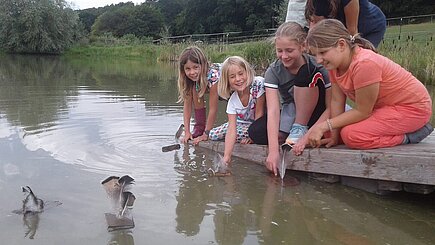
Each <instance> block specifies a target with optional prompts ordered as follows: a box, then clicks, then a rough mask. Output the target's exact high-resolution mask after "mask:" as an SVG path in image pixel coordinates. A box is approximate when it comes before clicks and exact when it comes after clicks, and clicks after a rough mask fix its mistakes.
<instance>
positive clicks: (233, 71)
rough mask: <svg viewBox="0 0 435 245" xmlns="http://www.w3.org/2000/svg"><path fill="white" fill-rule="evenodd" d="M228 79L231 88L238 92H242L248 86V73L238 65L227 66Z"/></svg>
mask: <svg viewBox="0 0 435 245" xmlns="http://www.w3.org/2000/svg"><path fill="white" fill-rule="evenodd" d="M228 80H229V83H230V87H231V89H233V90H234V91H237V92H238V93H243V92H244V91H245V89H247V88H248V74H247V73H246V70H245V69H243V68H242V67H240V66H238V65H231V66H229V67H228Z"/></svg>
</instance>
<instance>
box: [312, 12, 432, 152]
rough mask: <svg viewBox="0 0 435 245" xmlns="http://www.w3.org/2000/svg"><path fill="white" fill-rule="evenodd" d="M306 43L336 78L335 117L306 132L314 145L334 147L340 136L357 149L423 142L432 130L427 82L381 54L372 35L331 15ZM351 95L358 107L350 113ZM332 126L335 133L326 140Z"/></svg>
mask: <svg viewBox="0 0 435 245" xmlns="http://www.w3.org/2000/svg"><path fill="white" fill-rule="evenodd" d="M307 45H308V48H309V50H310V51H311V52H312V53H313V54H314V55H315V56H316V60H317V62H318V63H320V64H323V65H324V67H325V68H326V69H328V70H329V74H330V78H331V81H332V101H331V118H330V119H327V120H326V121H325V122H322V123H319V124H317V125H315V126H314V127H313V128H312V129H311V131H310V132H309V133H308V134H307V135H308V141H309V143H310V145H311V146H313V147H319V146H320V145H322V144H326V147H330V146H333V145H335V144H337V141H338V140H339V138H340V136H341V139H342V140H343V142H344V143H345V144H346V146H348V147H350V148H354V149H373V148H381V147H391V146H396V145H400V144H408V143H418V142H420V141H421V140H423V139H424V138H425V137H427V136H428V135H429V134H430V133H431V132H432V131H433V127H432V125H431V124H430V123H428V122H429V120H430V117H431V115H432V101H431V97H430V95H429V93H428V91H427V89H426V88H425V86H424V85H423V84H422V83H421V82H420V81H419V80H417V78H415V77H414V76H413V75H412V74H411V73H410V72H408V71H406V70H405V69H404V68H402V67H401V66H400V65H398V64H396V63H394V62H393V61H391V60H390V59H388V58H386V57H384V56H382V55H380V54H377V53H376V52H375V48H374V47H373V45H372V44H371V43H370V42H369V41H368V40H366V39H364V38H361V37H360V36H359V35H358V34H356V35H351V34H350V33H349V31H348V30H347V29H346V27H345V26H344V25H343V24H342V23H341V22H340V21H338V20H334V19H326V20H322V21H320V22H319V23H317V24H316V25H315V26H314V27H313V28H311V29H310V31H309V33H308V37H307ZM346 98H349V99H351V100H352V101H354V102H355V106H354V107H353V109H351V110H348V111H346V112H345V111H344V106H345V102H346ZM328 131H330V132H331V134H332V137H331V138H327V139H323V140H322V137H323V134H324V133H325V132H328Z"/></svg>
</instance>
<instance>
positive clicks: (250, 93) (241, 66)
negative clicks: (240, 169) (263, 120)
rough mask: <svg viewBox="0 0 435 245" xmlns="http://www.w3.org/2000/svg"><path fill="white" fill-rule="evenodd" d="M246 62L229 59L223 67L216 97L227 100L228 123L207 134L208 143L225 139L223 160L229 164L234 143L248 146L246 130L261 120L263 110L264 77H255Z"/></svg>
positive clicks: (241, 59) (239, 59) (235, 58)
mask: <svg viewBox="0 0 435 245" xmlns="http://www.w3.org/2000/svg"><path fill="white" fill-rule="evenodd" d="M254 74H255V72H254V70H253V69H252V68H251V66H250V65H249V63H248V62H247V61H246V60H245V59H243V58H242V57H239V56H231V57H228V58H227V59H226V60H225V61H224V63H223V64H222V72H221V78H220V81H219V84H218V94H219V96H221V97H222V98H224V99H228V98H229V100H228V104H227V114H228V122H226V123H224V124H223V125H221V126H219V127H216V128H213V129H212V130H211V131H210V139H211V140H223V139H225V150H224V158H223V161H224V162H225V163H226V164H227V165H228V164H229V163H230V162H231V155H232V152H233V148H234V144H235V143H236V142H240V143H242V144H249V143H251V139H250V138H249V136H248V128H249V126H250V125H251V123H252V122H254V121H255V120H257V119H258V118H260V117H262V116H263V114H264V108H265V96H264V92H265V90H264V78H262V77H255V76H254Z"/></svg>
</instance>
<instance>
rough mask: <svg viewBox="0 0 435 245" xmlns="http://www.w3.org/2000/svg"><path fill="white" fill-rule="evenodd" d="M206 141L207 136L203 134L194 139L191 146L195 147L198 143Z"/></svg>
mask: <svg viewBox="0 0 435 245" xmlns="http://www.w3.org/2000/svg"><path fill="white" fill-rule="evenodd" d="M207 140H208V136H207V135H206V134H205V133H204V134H202V135H200V136H198V137H196V138H195V139H193V144H194V145H197V144H198V143H199V142H201V141H207Z"/></svg>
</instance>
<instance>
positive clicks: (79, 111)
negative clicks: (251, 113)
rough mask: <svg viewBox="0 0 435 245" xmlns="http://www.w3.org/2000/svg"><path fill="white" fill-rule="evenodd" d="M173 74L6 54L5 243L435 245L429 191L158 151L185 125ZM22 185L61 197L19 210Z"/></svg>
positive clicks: (1, 129) (1, 202) (0, 132)
mask: <svg viewBox="0 0 435 245" xmlns="http://www.w3.org/2000/svg"><path fill="white" fill-rule="evenodd" d="M175 74H176V70H175V67H174V66H171V65H168V64H156V63H153V62H147V61H125V60H124V61H120V60H90V59H88V60H84V59H81V60H78V59H77V60H64V59H62V58H58V57H33V56H3V57H0V193H1V195H0V238H1V244H129V245H131V244H435V205H434V204H435V203H434V200H435V198H434V195H429V196H424V197H422V196H416V195H402V194H400V195H393V196H389V197H380V196H376V195H373V194H368V193H365V192H362V191H359V190H355V189H352V188H348V187H343V186H340V185H330V184H325V183H320V182H317V181H314V180H311V179H308V178H306V177H304V176H303V175H297V174H296V173H291V172H290V173H289V171H288V172H287V175H288V176H290V175H294V176H295V177H297V178H298V179H299V181H300V185H297V186H288V187H282V186H281V183H280V180H279V179H276V178H273V177H271V176H270V175H269V173H267V171H266V170H265V169H264V168H263V167H262V166H259V165H255V164H252V163H249V162H244V161H240V160H237V159H236V160H235V161H234V167H233V175H232V176H231V177H224V178H217V177H208V176H207V174H206V170H207V169H208V168H209V167H210V166H211V165H212V160H213V159H214V157H215V155H214V153H213V152H210V151H205V150H201V149H195V148H194V147H192V146H182V148H181V149H180V150H178V151H172V152H166V153H163V152H162V151H161V147H162V146H164V145H168V144H172V143H174V133H175V131H176V130H177V128H178V126H179V124H180V123H181V122H182V107H181V106H180V105H179V104H177V103H176V100H177V92H176V77H175ZM432 93H433V90H432ZM224 106H225V105H224V104H221V107H220V108H221V114H220V115H219V118H220V122H222V121H223V120H225V114H224V111H225V110H224V109H223V108H224ZM222 112H223V113H222ZM124 174H130V175H131V176H133V177H134V178H135V179H136V185H135V187H134V190H133V192H134V193H135V194H136V197H137V200H136V203H135V207H134V209H133V216H134V221H135V224H136V227H135V228H134V229H132V230H130V231H124V232H108V231H107V226H106V221H105V218H104V213H105V212H110V203H109V201H108V200H107V198H106V194H105V192H104V190H103V188H102V186H101V185H100V182H101V180H103V179H104V178H106V177H107V176H109V175H124ZM24 185H30V186H31V187H32V188H33V190H34V191H35V193H36V194H37V195H38V196H39V197H40V198H42V199H44V200H46V201H47V202H49V203H50V202H51V203H55V202H56V201H59V202H62V205H60V206H55V205H51V206H50V205H49V206H48V208H47V209H46V210H45V212H43V213H41V214H40V215H39V216H38V217H35V218H33V219H32V220H23V217H22V216H20V215H17V214H14V213H12V210H15V209H18V208H20V207H21V205H22V202H21V201H22V199H23V194H22V193H21V189H20V187H21V186H24ZM26 234H27V235H26ZM32 234H33V236H32ZM32 237H33V239H31V238H32Z"/></svg>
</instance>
